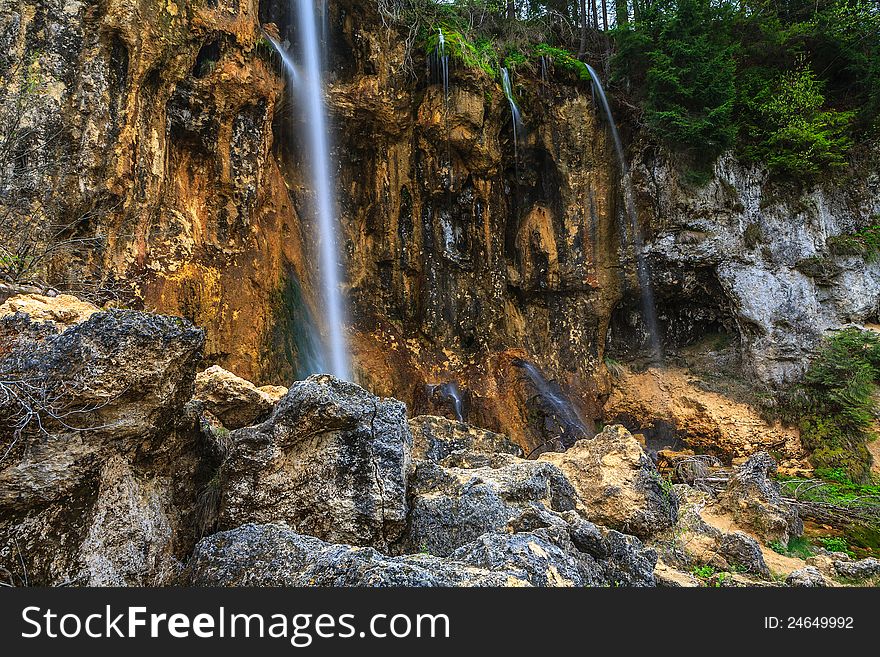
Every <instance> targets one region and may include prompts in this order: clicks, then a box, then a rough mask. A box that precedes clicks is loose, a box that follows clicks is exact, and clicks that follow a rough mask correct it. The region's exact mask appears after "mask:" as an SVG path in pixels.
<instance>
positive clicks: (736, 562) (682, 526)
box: [657, 484, 770, 577]
mask: <svg viewBox="0 0 880 657" xmlns="http://www.w3.org/2000/svg"><path fill="white" fill-rule="evenodd" d="M675 490H676V492H677V494H678V498H679V499H680V500H681V505H680V508H679V512H678V520H677V522H676V524H675V526H674V527H673V528H672V529H671V530H669V531H667V532H665V533H664V534H662V535H661V536H658V537H657V544H658V545H663V546H664V550H663V553H662V555H661V556H662V558H663V559H664V561H666V562H667V563H668V564H670V565H676V566H679V567H682V568H686V569H690V568H691V567H692V566H695V565H710V566H712V567H714V568H716V569H717V570H720V571H725V572H731V571H737V572H743V573H751V574H753V575H758V576H759V577H769V576H770V569H769V568H768V567H767V563H766V562H765V561H764V555H763V552H762V551H761V546H760V545H759V544H758V542H757V541H756V540H755V539H754V538H752V537H751V536H749V535H748V534H746V533H745V532H742V531H738V530H736V531H721V530H720V529H718V528H717V527H713V526H712V525H710V524H709V523H708V522H706V521H705V520H704V519H703V517H702V515H701V512H702V510H703V509H704V508H705V507H706V506H707V504H709V503H710V502H711V501H712V499H711V497H710V496H709V495H708V494H707V493H704V492H702V491H698V490H696V489H693V488H690V487H689V486H687V485H685V484H679V485H677V486H675ZM658 549H659V548H658Z"/></svg>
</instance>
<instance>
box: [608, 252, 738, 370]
mask: <svg viewBox="0 0 880 657" xmlns="http://www.w3.org/2000/svg"><path fill="white" fill-rule="evenodd" d="M654 289H655V291H656V297H655V299H656V308H657V328H658V334H659V339H660V341H661V346H662V348H663V351H664V353H665V354H667V355H668V357H669V359H675V358H676V357H680V358H687V357H689V356H690V357H693V356H696V355H697V354H698V353H700V351H701V350H703V351H707V352H713V353H715V354H717V356H718V357H722V356H724V358H725V367H727V368H730V369H732V370H735V371H737V372H738V371H739V367H740V365H739V357H740V353H739V348H740V342H741V340H740V331H739V324H738V322H737V321H736V316H735V314H734V310H733V307H732V304H731V301H730V299H729V298H728V296H727V294H726V292H725V291H724V288H723V286H722V285H721V283H720V281H719V279H718V276H717V274H716V273H715V271H714V269H712V268H710V267H706V268H696V269H683V268H679V267H672V266H669V267H664V266H660V265H659V263H657V266H656V267H655V283H654ZM642 308H643V304H642V303H641V301H640V299H639V291H638V290H637V289H630V290H628V291H626V292H625V293H624V295H623V297H622V299H621V300H620V301H619V302H618V304H617V305H616V306H615V308H614V310H613V311H612V313H611V319H610V323H609V327H608V335H607V340H606V345H607V346H606V354H607V355H608V357H610V358H612V359H616V360H622V361H629V362H643V361H646V359H648V361H650V354H651V353H652V346H651V344H650V338H649V335H648V328H647V327H646V325H645V322H644V317H643V315H642Z"/></svg>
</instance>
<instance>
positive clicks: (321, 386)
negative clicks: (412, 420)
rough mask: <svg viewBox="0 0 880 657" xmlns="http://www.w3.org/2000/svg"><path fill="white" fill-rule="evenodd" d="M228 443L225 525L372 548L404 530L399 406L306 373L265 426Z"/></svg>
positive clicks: (404, 451) (408, 441)
mask: <svg viewBox="0 0 880 657" xmlns="http://www.w3.org/2000/svg"><path fill="white" fill-rule="evenodd" d="M230 440H231V443H232V447H231V451H230V454H229V457H228V458H227V460H226V461H225V463H224V466H223V478H224V481H225V486H224V489H223V496H222V503H221V516H220V523H221V526H222V527H223V528H233V527H236V526H238V525H242V524H244V523H249V522H252V523H269V522H285V523H287V524H289V525H290V526H291V527H292V528H294V529H295V530H296V531H298V532H302V533H306V534H309V535H311V536H316V537H319V538H322V539H324V540H328V541H333V542H344V543H351V544H353V545H373V546H378V547H382V546H384V545H386V544H387V543H388V542H389V541H392V540H394V539H395V538H396V537H397V536H398V535H399V534H400V532H401V531H402V530H403V526H404V522H405V519H406V511H407V501H406V475H407V471H408V469H409V467H410V452H411V448H412V436H411V434H410V431H409V426H408V425H407V422H406V408H405V407H404V405H403V404H401V403H400V402H398V401H396V400H394V399H380V398H378V397H376V396H374V395H372V394H370V393H369V392H367V391H366V390H364V389H363V388H360V387H358V386H356V385H354V384H352V383H347V382H345V381H340V380H339V379H336V378H334V377H331V376H313V377H310V378H309V379H307V380H306V381H300V382H297V383H295V384H294V385H293V387H292V388H291V389H290V392H289V393H288V394H287V396H286V397H284V399H282V400H281V401H280V402H279V403H278V405H277V406H276V407H275V410H274V412H273V413H272V415H271V416H270V417H269V419H267V420H266V421H265V422H264V423H263V424H261V425H258V426H255V427H249V428H245V429H239V430H237V431H235V432H233V433H232V435H231V436H230Z"/></svg>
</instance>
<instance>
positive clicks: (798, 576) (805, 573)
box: [785, 566, 828, 588]
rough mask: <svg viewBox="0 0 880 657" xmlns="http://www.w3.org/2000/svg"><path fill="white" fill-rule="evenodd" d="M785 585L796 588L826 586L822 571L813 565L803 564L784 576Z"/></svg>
mask: <svg viewBox="0 0 880 657" xmlns="http://www.w3.org/2000/svg"><path fill="white" fill-rule="evenodd" d="M785 584H786V586H792V587H797V588H817V587H824V586H828V583H827V582H826V581H825V578H824V577H822V573H820V572H819V569H818V568H816V567H815V566H804V567H803V568H801V569H799V570H795V571H792V572H791V573H789V575H788V577H786V578H785Z"/></svg>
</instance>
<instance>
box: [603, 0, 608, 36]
mask: <svg viewBox="0 0 880 657" xmlns="http://www.w3.org/2000/svg"><path fill="white" fill-rule="evenodd" d="M602 31H603V32H607V31H608V0H602Z"/></svg>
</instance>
